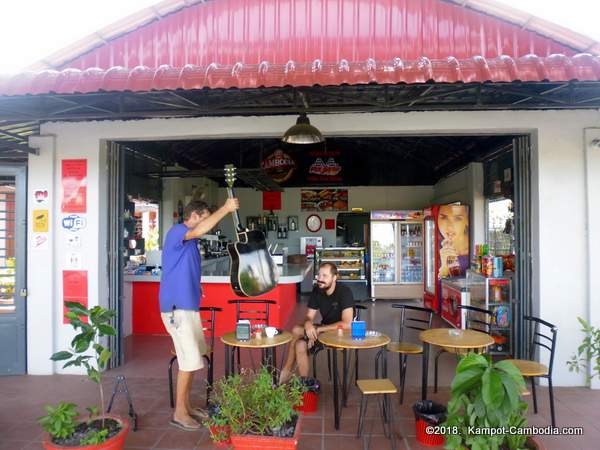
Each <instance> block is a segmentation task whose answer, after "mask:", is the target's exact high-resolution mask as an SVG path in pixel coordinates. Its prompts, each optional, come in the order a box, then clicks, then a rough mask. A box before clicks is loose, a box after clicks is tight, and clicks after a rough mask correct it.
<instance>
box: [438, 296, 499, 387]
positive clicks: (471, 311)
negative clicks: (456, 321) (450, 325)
mask: <svg viewBox="0 0 600 450" xmlns="http://www.w3.org/2000/svg"><path fill="white" fill-rule="evenodd" d="M458 308H459V309H461V310H464V311H466V314H465V328H466V329H467V330H475V331H481V332H482V333H486V334H491V332H492V330H491V324H492V319H493V317H494V313H493V312H492V311H490V310H489V309H483V308H478V307H476V306H470V305H458ZM461 351H462V350H458V349H455V348H449V347H448V348H446V347H442V348H441V349H440V350H439V351H438V352H437V353H436V355H435V361H434V370H433V392H437V391H438V363H439V359H440V356H441V355H442V353H452V354H454V355H460V354H461Z"/></svg>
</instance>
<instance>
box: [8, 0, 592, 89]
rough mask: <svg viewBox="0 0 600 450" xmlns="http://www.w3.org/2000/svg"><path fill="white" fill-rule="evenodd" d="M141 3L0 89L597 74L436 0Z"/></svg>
mask: <svg viewBox="0 0 600 450" xmlns="http://www.w3.org/2000/svg"><path fill="white" fill-rule="evenodd" d="M452 1H454V0H452ZM187 2H194V3H193V4H191V5H190V6H184V5H185V4H186V3H187ZM470 3H472V2H469V4H470ZM488 3H490V2H488V1H487V0H478V1H477V5H476V6H477V7H479V4H482V5H483V6H484V8H483V10H484V11H487V10H486V9H485V8H486V7H488V6H489V5H488ZM486 5H488V6H486ZM490 5H491V3H490ZM490 7H491V6H490ZM161 8H163V9H164V11H166V12H167V13H165V14H166V15H163V14H162V13H161V11H162V10H163V9H161ZM498 8H499V7H498V6H497V5H495V9H494V11H496V10H498ZM144 11H146V10H144ZM144 11H142V12H144ZM149 11H150V12H148V11H146V12H147V14H146V13H144V14H141V13H140V14H138V15H136V16H135V17H133V18H131V17H130V18H127V19H126V20H124V21H123V23H122V24H117V25H118V26H117V25H115V26H114V28H115V30H112V31H111V30H108V31H106V33H109V34H110V36H111V37H110V39H109V40H104V37H102V36H104V35H105V34H106V33H104V34H101V35H100V37H98V36H96V37H95V38H94V39H100V38H102V39H103V41H102V42H103V43H102V44H101V45H100V46H99V47H98V48H95V49H93V50H91V51H87V52H86V53H84V54H82V51H83V49H88V48H89V44H90V42H80V43H78V44H77V45H74V46H73V47H72V48H71V49H68V50H66V51H64V52H62V53H61V54H60V55H59V56H61V57H62V58H63V59H62V61H63V62H62V63H61V64H62V65H61V66H60V67H59V68H60V69H63V70H62V71H60V72H57V71H53V70H46V71H42V72H37V73H36V72H32V73H24V74H19V75H17V76H15V77H11V78H4V79H2V78H0V95H24V94H44V93H51V92H55V93H65V94H66V93H74V92H80V93H87V92H96V91H100V90H106V91H124V90H129V91H147V90H153V89H156V90H161V89H179V88H181V89H192V88H203V87H208V88H229V87H238V88H255V87H260V86H267V87H275V86H285V85H291V86H310V85H315V84H318V85H332V84H342V83H348V84H361V83H370V82H376V83H399V82H405V83H419V82H425V81H428V80H434V81H437V82H456V81H463V82H472V81H479V82H483V81H514V80H521V81H540V80H544V79H548V80H552V81H568V80H572V79H578V80H594V81H597V80H600V75H599V72H598V57H595V56H591V55H587V54H585V55H577V53H578V52H577V49H574V48H572V47H569V46H566V45H563V44H561V43H559V42H557V41H556V40H553V39H550V38H548V37H543V36H541V35H540V34H537V33H535V32H532V31H530V30H528V29H527V24H525V25H516V24H515V23H510V22H508V21H507V20H502V19H499V18H498V17H494V16H491V15H489V14H484V13H482V12H479V11H475V10H473V9H470V8H466V7H464V6H462V5H459V4H455V3H450V2H447V1H441V0H219V1H208V2H204V1H202V2H200V3H197V2H196V0H184V1H183V2H182V1H181V0H167V1H165V2H163V3H161V4H160V5H158V9H157V7H155V8H151V9H150V10H149ZM157 11H158V12H157ZM502 11H504V10H502ZM511 11H512V10H511ZM511 11H508V12H506V11H505V12H504V13H502V14H505V15H507V17H508V16H509V14H508V13H509V12H511ZM512 12H513V14H512V15H510V17H514V18H515V19H514V21H518V20H520V19H519V17H521V16H518V15H515V14H516V11H512ZM153 14H157V15H155V16H153ZM498 14H500V13H498ZM138 16H139V17H138ZM153 17H158V18H159V19H157V20H154V21H150V22H149V23H148V21H149V20H153ZM119 30H120V31H122V32H124V33H125V34H122V35H118V32H117V31H119ZM131 30H133V31H131ZM557 35H558V34H557ZM594 48H595V47H594ZM532 55H538V56H532ZM67 57H70V58H71V60H70V62H67V63H65V62H64V58H67ZM57 58H58V57H57ZM73 58H74V59H73ZM344 58H345V59H344ZM58 59H60V58H58ZM267 61H268V62H267ZM348 61H350V62H348Z"/></svg>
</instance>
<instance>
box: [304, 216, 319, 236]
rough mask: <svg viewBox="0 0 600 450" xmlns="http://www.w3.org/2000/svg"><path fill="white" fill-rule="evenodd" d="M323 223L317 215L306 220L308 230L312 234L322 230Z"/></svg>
mask: <svg viewBox="0 0 600 450" xmlns="http://www.w3.org/2000/svg"><path fill="white" fill-rule="evenodd" d="M322 225H323V221H322V220H321V218H320V217H319V216H318V215H317V214H311V215H310V216H308V217H307V218H306V228H307V229H308V231H310V232H312V233H316V232H317V231H319V230H320V229H321V226H322Z"/></svg>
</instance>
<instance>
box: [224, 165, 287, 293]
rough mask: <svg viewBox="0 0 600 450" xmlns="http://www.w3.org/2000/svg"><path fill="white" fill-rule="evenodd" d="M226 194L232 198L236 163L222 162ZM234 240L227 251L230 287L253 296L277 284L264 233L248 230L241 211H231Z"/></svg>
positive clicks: (275, 266)
mask: <svg viewBox="0 0 600 450" xmlns="http://www.w3.org/2000/svg"><path fill="white" fill-rule="evenodd" d="M225 182H226V183H227V196H228V197H229V198H234V197H235V196H234V194H233V184H234V183H235V167H234V166H233V165H231V164H228V165H226V166H225ZM232 215H233V224H234V226H235V231H236V236H237V242H236V243H233V244H229V245H228V246H227V251H228V252H229V256H230V258H231V264H230V267H229V270H230V273H229V276H230V279H231V287H232V288H233V291H234V292H235V293H236V294H237V295H239V296H240V297H256V296H258V295H262V294H265V293H267V292H269V291H270V290H271V289H273V288H274V287H275V286H277V281H278V280H279V269H278V268H277V265H276V264H275V262H274V261H273V258H271V254H270V253H269V251H268V250H267V243H266V242H265V235H264V233H263V232H262V231H260V230H247V229H245V228H243V227H242V225H241V223H240V214H239V212H238V211H237V210H236V211H235V212H234V213H233V214H232Z"/></svg>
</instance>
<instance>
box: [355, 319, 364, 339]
mask: <svg viewBox="0 0 600 450" xmlns="http://www.w3.org/2000/svg"><path fill="white" fill-rule="evenodd" d="M366 333H367V323H366V322H365V321H364V320H356V321H354V322H352V339H364V338H365V334H366Z"/></svg>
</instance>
